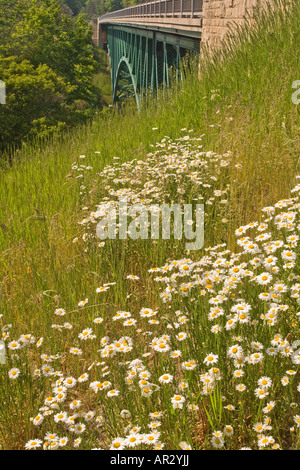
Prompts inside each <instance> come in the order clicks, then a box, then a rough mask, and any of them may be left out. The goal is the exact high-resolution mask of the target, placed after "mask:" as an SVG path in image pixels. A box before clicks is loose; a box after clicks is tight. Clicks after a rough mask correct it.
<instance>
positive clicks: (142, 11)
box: [100, 0, 203, 22]
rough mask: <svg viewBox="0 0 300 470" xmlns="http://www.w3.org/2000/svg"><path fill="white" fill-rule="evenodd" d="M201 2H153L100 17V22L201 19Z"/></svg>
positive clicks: (189, 0)
mask: <svg viewBox="0 0 300 470" xmlns="http://www.w3.org/2000/svg"><path fill="white" fill-rule="evenodd" d="M202 10H203V0H154V1H152V2H146V3H140V4H139V5H134V6H132V7H127V8H123V9H122V10H117V11H113V12H111V13H107V14H106V15H104V16H101V18H100V22H102V21H103V22H105V20H109V19H117V18H144V17H145V18H149V17H150V18H201V17H202Z"/></svg>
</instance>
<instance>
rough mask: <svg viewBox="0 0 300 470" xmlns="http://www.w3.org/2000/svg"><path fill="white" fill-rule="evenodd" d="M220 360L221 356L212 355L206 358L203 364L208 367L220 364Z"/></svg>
mask: <svg viewBox="0 0 300 470" xmlns="http://www.w3.org/2000/svg"><path fill="white" fill-rule="evenodd" d="M218 358H219V356H217V355H216V354H212V353H210V354H209V355H208V356H206V358H205V359H204V361H203V363H204V364H205V365H207V366H208V365H210V364H215V363H216V362H218Z"/></svg>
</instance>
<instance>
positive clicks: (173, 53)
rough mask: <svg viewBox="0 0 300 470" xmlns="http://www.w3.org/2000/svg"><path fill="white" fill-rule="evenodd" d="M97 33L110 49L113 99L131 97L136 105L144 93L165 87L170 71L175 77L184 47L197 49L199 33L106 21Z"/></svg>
mask: <svg viewBox="0 0 300 470" xmlns="http://www.w3.org/2000/svg"><path fill="white" fill-rule="evenodd" d="M100 35H101V42H102V47H104V48H106V47H107V51H108V53H109V59H110V68H111V80H112V93H113V103H116V102H119V101H123V100H125V99H128V98H129V97H134V98H135V100H136V102H137V106H138V108H140V105H141V102H142V98H143V96H144V95H145V94H146V93H148V92H150V93H153V92H154V90H156V89H157V88H158V87H159V86H162V87H163V88H165V87H168V86H169V84H170V77H171V75H172V74H173V75H172V76H175V77H176V78H178V74H179V71H178V68H179V63H180V61H181V59H182V57H183V56H185V55H186V53H187V51H192V52H195V53H198V52H199V50H200V33H193V37H188V36H184V35H181V34H178V33H175V32H173V31H172V32H170V33H167V32H165V31H159V30H150V29H145V28H144V27H142V25H135V26H132V25H131V26H125V25H124V24H122V25H120V24H107V25H101V32H100ZM197 36H198V37H197ZM171 70H173V72H171Z"/></svg>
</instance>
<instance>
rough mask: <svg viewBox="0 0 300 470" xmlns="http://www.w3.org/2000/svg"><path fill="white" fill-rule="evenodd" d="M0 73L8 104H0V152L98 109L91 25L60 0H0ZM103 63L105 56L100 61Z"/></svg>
mask: <svg viewBox="0 0 300 470" xmlns="http://www.w3.org/2000/svg"><path fill="white" fill-rule="evenodd" d="M1 8H3V20H2V24H0V77H1V79H2V80H3V81H4V82H5V83H6V88H7V106H2V107H1V108H0V126H1V135H0V150H1V151H4V150H8V148H11V147H13V146H19V145H20V144H21V142H22V141H23V140H29V139H31V138H32V136H35V135H38V136H40V137H42V136H46V135H49V134H52V133H53V132H62V130H65V129H66V127H67V126H70V125H75V124H78V123H82V122H84V121H85V120H86V119H88V118H91V117H92V116H94V115H95V112H96V111H97V110H100V109H101V108H102V98H101V91H100V90H99V89H98V88H97V87H96V86H95V85H94V82H93V81H94V76H95V74H96V73H99V70H100V65H101V60H100V59H101V57H100V54H99V53H97V54H96V52H95V50H94V47H93V45H92V40H91V38H92V32H91V28H90V25H89V24H88V23H87V22H86V21H85V20H84V19H83V17H82V16H78V17H77V18H76V19H75V20H73V19H72V18H71V17H70V15H69V14H67V12H65V11H64V9H63V8H62V5H61V3H60V2H59V1H58V0H46V1H43V2H41V1H40V0H22V1H13V2H12V1H8V0H4V1H3V5H1ZM102 62H103V59H102Z"/></svg>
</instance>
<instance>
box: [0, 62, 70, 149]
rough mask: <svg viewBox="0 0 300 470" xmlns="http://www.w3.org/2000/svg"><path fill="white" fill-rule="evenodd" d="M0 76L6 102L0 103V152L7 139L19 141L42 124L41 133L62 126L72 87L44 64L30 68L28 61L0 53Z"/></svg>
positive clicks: (12, 141) (33, 133)
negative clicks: (67, 98)
mask: <svg viewBox="0 0 300 470" xmlns="http://www.w3.org/2000/svg"><path fill="white" fill-rule="evenodd" d="M0 76H1V77H2V79H3V81H4V82H5V84H6V90H7V97H6V104H5V105H3V106H0V129H1V133H0V149H1V150H2V151H3V150H4V149H5V148H6V146H7V144H8V143H9V142H10V143H13V144H20V143H21V141H22V139H24V137H25V136H26V135H30V133H32V135H35V134H37V132H36V131H37V129H38V128H39V127H40V126H41V124H42V123H43V132H44V135H45V134H49V133H52V132H53V131H54V130H55V129H59V128H61V126H62V125H63V124H64V125H66V121H67V120H68V115H70V107H68V105H67V103H66V97H67V96H68V94H69V93H70V92H71V91H72V87H71V85H67V84H66V83H65V82H64V80H63V79H62V78H60V77H58V76H57V74H56V73H55V72H53V70H51V69H50V68H49V67H48V66H47V65H45V64H41V65H39V66H38V67H37V68H34V67H33V65H32V64H31V63H30V62H29V61H28V60H22V61H20V59H19V58H18V57H6V58H4V57H1V56H0ZM68 108H69V109H68Z"/></svg>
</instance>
